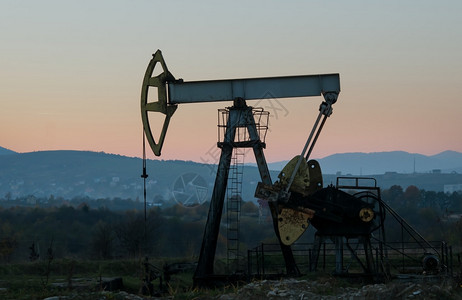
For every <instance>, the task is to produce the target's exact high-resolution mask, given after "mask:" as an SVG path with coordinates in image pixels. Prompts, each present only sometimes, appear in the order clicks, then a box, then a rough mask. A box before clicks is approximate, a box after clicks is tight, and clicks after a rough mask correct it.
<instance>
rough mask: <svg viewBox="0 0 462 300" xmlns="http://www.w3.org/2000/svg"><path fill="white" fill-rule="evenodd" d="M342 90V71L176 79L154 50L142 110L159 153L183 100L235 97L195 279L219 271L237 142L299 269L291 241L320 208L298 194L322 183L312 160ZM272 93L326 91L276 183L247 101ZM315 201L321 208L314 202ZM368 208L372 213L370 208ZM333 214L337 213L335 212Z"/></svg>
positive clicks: (290, 266) (290, 261) (291, 263)
mask: <svg viewBox="0 0 462 300" xmlns="http://www.w3.org/2000/svg"><path fill="white" fill-rule="evenodd" d="M159 65H160V67H161V68H162V72H161V73H160V75H158V76H155V77H153V72H154V69H155V68H156V66H159ZM151 88H157V99H158V100H157V101H154V102H148V99H149V97H148V94H149V92H150V89H151ZM268 92H270V93H268ZM339 93H340V77H339V74H324V75H301V76H285V77H266V78H247V79H230V80H210V81H191V82H185V81H183V80H182V79H175V77H174V76H173V75H172V74H171V73H170V72H169V71H168V68H167V65H166V63H165V61H164V58H163V56H162V53H161V51H160V50H158V51H157V52H156V53H155V54H153V58H152V59H151V61H150V63H149V65H148V67H147V70H146V73H145V76H144V80H143V86H142V93H141V116H142V122H143V128H144V132H145V136H146V139H147V140H148V142H149V145H150V146H151V148H152V150H153V152H154V154H155V155H157V156H160V155H161V150H162V145H163V143H164V139H165V135H166V132H167V128H168V124H169V122H170V118H171V117H172V115H173V113H174V112H175V110H176V109H177V107H178V105H179V104H183V103H199V102H218V101H233V106H232V107H230V108H229V119H228V122H227V126H226V131H225V136H224V141H223V142H222V143H218V147H220V148H221V156H220V160H219V165H218V171H217V175H216V179H215V185H214V189H213V192H212V198H211V203H210V208H209V213H208V218H207V223H206V226H205V230H204V236H203V240H202V247H201V251H200V256H199V262H198V265H197V268H196V271H195V274H194V282H195V284H196V285H207V284H209V283H210V281H211V280H213V278H214V277H215V274H214V259H215V252H216V246H217V239H218V233H219V227H220V220H221V216H222V210H223V202H224V197H225V190H226V185H227V179H228V172H229V166H230V161H231V156H232V150H233V148H239V147H247V148H252V149H253V152H254V155H255V158H256V161H257V166H258V170H259V173H260V177H261V181H262V182H261V183H259V185H258V187H257V190H256V193H255V194H256V197H259V198H264V199H267V200H268V201H269V206H270V210H271V215H272V219H273V226H274V229H275V233H276V236H277V238H278V240H279V244H280V247H281V251H282V253H283V257H284V261H285V265H286V271H287V274H289V275H299V274H300V271H299V269H298V267H297V265H296V263H295V259H294V256H293V253H292V250H291V247H290V245H291V244H292V243H293V242H294V241H295V240H297V239H298V237H299V236H300V235H301V234H302V233H303V232H304V230H305V229H306V228H307V227H308V222H309V220H311V219H312V218H313V217H314V216H315V214H317V213H318V212H317V211H316V210H314V209H313V207H312V206H310V205H305V204H304V203H303V202H304V201H302V200H299V199H301V198H304V197H306V196H308V195H312V194H314V193H315V192H317V191H319V190H321V188H322V175H321V170H320V167H319V164H318V163H317V162H316V161H314V160H309V156H310V154H311V151H312V150H313V147H314V144H315V143H316V140H317V138H318V136H319V133H320V132H321V130H322V128H323V126H324V123H325V121H326V119H327V118H328V117H329V116H330V115H331V114H332V105H333V104H334V103H335V102H336V101H337V97H338V94H339ZM268 94H269V95H271V97H272V98H278V99H282V98H297V97H311V96H321V95H322V96H323V97H324V101H322V103H321V105H320V108H319V115H318V117H317V119H316V122H315V124H314V126H313V129H312V130H311V133H310V135H309V137H308V140H307V142H306V144H305V147H304V149H303V151H302V154H301V155H300V156H297V157H295V158H294V159H292V161H291V162H290V163H289V164H288V165H287V166H286V167H285V168H284V169H283V171H282V172H281V174H280V175H279V181H277V182H276V183H274V184H273V181H272V180H271V176H270V173H269V170H268V166H267V164H266V159H265V156H264V153H263V148H265V144H264V143H262V142H261V140H260V137H259V136H258V132H257V129H256V125H255V120H254V117H253V114H252V107H250V106H247V103H246V101H248V100H256V99H263V98H265V95H268ZM151 111H154V112H160V113H162V114H164V115H165V120H164V124H163V128H162V131H161V133H160V137H159V138H158V139H155V138H154V137H153V134H152V131H151V127H150V124H149V118H148V112H151ZM321 119H322V120H321ZM238 127H245V128H247V130H248V132H249V140H248V141H244V142H239V141H235V135H236V128H238ZM293 199H295V200H293ZM297 199H298V200H297ZM314 207H316V209H317V206H316V205H315V206H314ZM367 212H369V213H370V211H369V210H368V211H367ZM321 215H322V214H321ZM324 215H325V216H327V217H331V218H332V216H331V215H330V214H329V212H327V213H324ZM333 218H334V219H335V216H334V217H333Z"/></svg>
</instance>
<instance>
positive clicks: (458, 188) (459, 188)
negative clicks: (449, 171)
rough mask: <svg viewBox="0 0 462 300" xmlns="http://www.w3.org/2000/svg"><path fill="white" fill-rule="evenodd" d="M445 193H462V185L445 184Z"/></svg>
mask: <svg viewBox="0 0 462 300" xmlns="http://www.w3.org/2000/svg"><path fill="white" fill-rule="evenodd" d="M443 189H444V192H445V193H448V194H452V193H454V192H462V183H459V184H445V185H444V187H443Z"/></svg>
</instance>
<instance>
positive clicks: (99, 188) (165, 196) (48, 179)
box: [0, 151, 462, 202]
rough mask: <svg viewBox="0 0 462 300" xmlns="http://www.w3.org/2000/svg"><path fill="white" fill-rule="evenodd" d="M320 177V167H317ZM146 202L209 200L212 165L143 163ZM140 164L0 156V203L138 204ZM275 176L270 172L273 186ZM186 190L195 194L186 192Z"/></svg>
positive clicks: (456, 180) (456, 177) (419, 178)
mask: <svg viewBox="0 0 462 300" xmlns="http://www.w3.org/2000/svg"><path fill="white" fill-rule="evenodd" d="M321 168H322V169H323V172H324V173H327V172H326V171H325V168H324V166H323V163H322V162H321ZM147 173H148V175H149V177H148V178H147V180H146V188H147V195H148V201H158V202H162V201H165V202H170V200H172V197H174V193H175V192H179V191H180V192H181V191H182V190H187V189H188V188H189V187H190V186H191V185H193V186H194V187H195V186H197V185H198V186H199V187H200V192H201V193H202V194H203V195H202V198H201V199H206V200H208V199H210V195H211V192H212V190H213V185H214V182H215V174H216V165H206V164H200V163H195V162H191V161H180V160H173V161H172V160H169V161H166V160H148V161H147ZM141 174H142V160H141V159H139V158H133V157H126V156H120V155H114V154H107V153H103V152H88V151H39V152H30V153H15V152H13V151H12V152H9V154H4V155H0V198H7V199H11V200H13V199H15V198H17V197H24V196H27V195H34V196H35V197H50V196H51V195H53V197H63V198H65V199H72V198H73V197H76V196H78V197H82V196H83V197H88V198H91V199H98V198H121V199H126V198H130V199H134V200H135V199H137V198H138V199H142V197H143V180H142V178H141V177H140V176H141ZM277 174H278V172H277V171H273V172H272V173H271V176H272V179H273V181H274V180H276V179H277ZM373 177H375V178H376V179H377V181H378V184H379V186H380V187H382V188H389V187H390V186H391V185H401V186H402V187H403V188H406V187H407V186H409V185H416V186H417V187H418V188H420V189H425V190H434V191H443V186H444V185H445V184H462V174H459V173H456V172H453V173H444V172H443V173H441V174H439V173H431V172H429V173H417V174H414V173H407V174H390V173H388V174H385V175H374V176H373ZM243 178H244V184H243V185H242V196H243V198H244V200H245V201H249V200H254V198H253V194H254V192H255V188H256V185H257V183H258V181H259V180H260V179H259V173H258V170H257V168H256V167H252V166H246V167H245V169H244V177H243ZM335 180H336V177H335V175H328V174H324V182H325V185H326V184H329V183H333V184H335ZM190 191H193V192H195V191H197V189H196V190H190Z"/></svg>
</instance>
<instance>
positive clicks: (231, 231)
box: [226, 148, 245, 274]
mask: <svg viewBox="0 0 462 300" xmlns="http://www.w3.org/2000/svg"><path fill="white" fill-rule="evenodd" d="M244 157H245V149H243V148H234V150H233V156H232V158H231V165H230V168H229V171H230V173H229V177H228V187H227V211H226V220H227V230H226V233H227V257H226V258H227V271H228V272H227V274H233V273H239V272H241V271H243V270H244V269H243V268H244V265H243V263H244V262H243V260H242V255H241V254H240V252H239V250H240V249H239V227H240V224H239V223H240V217H241V202H242V197H241V194H242V179H243V171H244Z"/></svg>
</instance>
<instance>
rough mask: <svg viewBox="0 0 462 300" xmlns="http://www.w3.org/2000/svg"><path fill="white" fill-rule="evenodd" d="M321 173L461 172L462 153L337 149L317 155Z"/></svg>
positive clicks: (279, 164)
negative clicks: (354, 151) (333, 151)
mask: <svg viewBox="0 0 462 300" xmlns="http://www.w3.org/2000/svg"><path fill="white" fill-rule="evenodd" d="M317 161H318V162H319V164H320V165H321V169H322V172H323V173H324V174H339V173H340V174H343V175H345V174H352V175H379V174H385V173H387V172H397V173H429V172H433V171H435V170H440V171H441V172H442V173H451V172H457V173H462V153H460V152H455V151H444V152H441V153H439V154H436V155H432V156H426V155H422V154H416V153H408V152H404V151H392V152H374V153H360V152H356V153H341V154H334V155H330V156H327V157H325V158H321V159H317ZM286 163H287V161H282V162H276V163H270V164H268V167H269V168H270V169H271V170H281V169H282V168H283V167H284V166H285V165H286Z"/></svg>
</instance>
